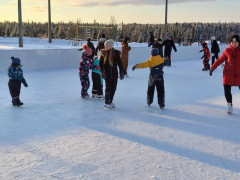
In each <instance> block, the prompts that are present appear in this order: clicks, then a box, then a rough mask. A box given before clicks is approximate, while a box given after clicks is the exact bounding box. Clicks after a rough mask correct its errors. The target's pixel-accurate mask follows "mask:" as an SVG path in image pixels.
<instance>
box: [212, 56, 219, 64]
mask: <svg viewBox="0 0 240 180" xmlns="http://www.w3.org/2000/svg"><path fill="white" fill-rule="evenodd" d="M215 59H216V60H217V59H218V53H216V54H214V56H212V65H213V64H214V63H215Z"/></svg>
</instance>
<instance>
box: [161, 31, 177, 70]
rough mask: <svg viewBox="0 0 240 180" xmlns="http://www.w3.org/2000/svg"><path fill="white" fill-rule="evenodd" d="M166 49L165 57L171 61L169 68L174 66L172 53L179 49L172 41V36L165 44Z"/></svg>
mask: <svg viewBox="0 0 240 180" xmlns="http://www.w3.org/2000/svg"><path fill="white" fill-rule="evenodd" d="M163 46H165V48H164V57H165V58H166V57H168V59H169V64H168V65H167V66H171V65H172V58H171V53H172V48H173V49H174V51H175V52H177V48H176V46H175V44H174V41H173V40H172V36H170V35H169V36H168V38H167V39H166V40H165V41H164V42H163Z"/></svg>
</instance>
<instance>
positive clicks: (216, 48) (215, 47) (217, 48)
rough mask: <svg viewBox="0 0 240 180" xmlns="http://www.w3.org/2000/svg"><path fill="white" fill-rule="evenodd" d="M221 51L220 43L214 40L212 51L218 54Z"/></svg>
mask: <svg viewBox="0 0 240 180" xmlns="http://www.w3.org/2000/svg"><path fill="white" fill-rule="evenodd" d="M219 52H220V49H219V46H218V43H217V41H216V40H213V41H212V47H211V53H214V54H218V53H219Z"/></svg>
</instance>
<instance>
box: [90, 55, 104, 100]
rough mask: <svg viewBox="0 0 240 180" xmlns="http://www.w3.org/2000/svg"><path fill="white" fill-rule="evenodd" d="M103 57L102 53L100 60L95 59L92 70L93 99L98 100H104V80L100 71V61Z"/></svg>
mask: <svg viewBox="0 0 240 180" xmlns="http://www.w3.org/2000/svg"><path fill="white" fill-rule="evenodd" d="M100 57H101V53H100V55H99V58H98V57H96V58H94V59H93V62H92V65H91V69H92V81H93V88H92V97H93V98H98V99H104V96H103V79H102V77H101V73H100V69H99V61H100V60H99V59H100Z"/></svg>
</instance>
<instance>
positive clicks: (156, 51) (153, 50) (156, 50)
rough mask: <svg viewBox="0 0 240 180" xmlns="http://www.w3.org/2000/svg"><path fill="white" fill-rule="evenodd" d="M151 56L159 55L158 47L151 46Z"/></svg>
mask: <svg viewBox="0 0 240 180" xmlns="http://www.w3.org/2000/svg"><path fill="white" fill-rule="evenodd" d="M151 54H152V56H156V55H159V49H158V48H153V49H152V51H151Z"/></svg>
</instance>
